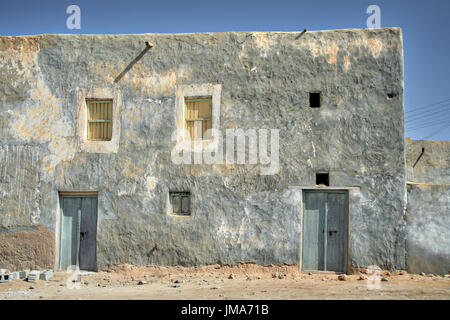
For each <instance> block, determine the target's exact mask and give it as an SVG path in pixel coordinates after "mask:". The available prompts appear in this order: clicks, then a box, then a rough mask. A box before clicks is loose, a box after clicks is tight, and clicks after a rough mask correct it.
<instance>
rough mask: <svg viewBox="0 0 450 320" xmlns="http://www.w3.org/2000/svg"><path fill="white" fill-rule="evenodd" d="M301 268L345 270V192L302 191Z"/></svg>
mask: <svg viewBox="0 0 450 320" xmlns="http://www.w3.org/2000/svg"><path fill="white" fill-rule="evenodd" d="M302 234H303V238H302V269H303V270H305V271H307V270H324V271H337V272H345V271H346V256H347V193H346V192H344V191H342V192H341V191H305V192H304V210H303V233H302Z"/></svg>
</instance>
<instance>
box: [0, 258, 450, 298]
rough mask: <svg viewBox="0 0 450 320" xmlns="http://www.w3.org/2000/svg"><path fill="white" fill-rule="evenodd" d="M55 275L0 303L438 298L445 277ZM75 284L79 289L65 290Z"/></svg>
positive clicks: (11, 286) (121, 271) (194, 272)
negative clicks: (372, 280) (375, 282)
mask: <svg viewBox="0 0 450 320" xmlns="http://www.w3.org/2000/svg"><path fill="white" fill-rule="evenodd" d="M69 277H72V278H75V277H74V275H73V274H72V275H71V274H69V273H66V272H57V273H55V275H54V276H53V278H51V279H49V280H47V281H44V280H39V281H38V282H36V283H30V282H27V281H25V280H16V281H11V282H7V283H0V300H4V299H7V300H9V299H12V300H22V299H37V300H39V299H44V300H45V299H56V300H58V299H64V300H68V299H69V300H70V299H74V300H88V299H177V300H183V299H189V300H191V299H196V300H206V299H214V300H217V299H219V300H222V299H223V300H228V299H237V300H245V299H255V300H264V299H283V300H284V299H286V300H288V299H358V300H361V299H362V300H364V299H421V300H422V299H442V300H450V277H449V275H447V276H445V277H440V276H433V275H412V274H408V273H406V272H405V271H396V272H392V273H389V272H387V271H383V273H382V277H381V278H384V279H385V280H383V281H380V282H379V284H380V288H379V289H372V290H371V289H368V286H367V284H368V280H366V277H367V275H366V274H365V270H361V272H359V273H358V274H355V275H347V276H346V279H344V280H342V279H341V280H340V279H339V275H338V274H334V273H313V274H308V273H299V272H298V268H297V267H296V266H271V267H262V266H258V265H254V264H242V265H238V266H234V267H228V266H218V265H217V266H207V267H194V268H183V267H150V266H148V267H134V266H130V265H121V266H117V267H113V268H111V269H109V270H102V271H99V272H97V273H91V274H85V275H82V276H81V283H76V282H71V280H70V279H69ZM77 284H79V285H80V287H79V289H76V288H70V287H71V286H76V285H77Z"/></svg>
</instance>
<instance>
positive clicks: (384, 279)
mask: <svg viewBox="0 0 450 320" xmlns="http://www.w3.org/2000/svg"><path fill="white" fill-rule="evenodd" d="M381 281H389V280H388V278H381Z"/></svg>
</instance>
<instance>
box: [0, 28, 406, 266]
mask: <svg viewBox="0 0 450 320" xmlns="http://www.w3.org/2000/svg"><path fill="white" fill-rule="evenodd" d="M146 41H149V42H151V43H153V47H152V48H151V49H147V48H146V47H145V42H146ZM192 84H198V85H204V84H208V85H216V84H220V85H221V100H220V106H219V107H220V110H219V112H220V124H219V127H220V129H221V130H225V129H237V128H240V129H244V130H247V129H250V128H254V129H261V128H264V129H279V130H280V131H279V137H280V141H279V144H280V170H279V172H278V173H276V174H274V175H262V174H261V167H262V166H263V165H261V164H256V165H255V164H243V165H238V164H213V165H206V164H201V165H199V164H182V165H177V164H174V163H173V162H172V161H171V157H170V155H171V150H172V148H173V147H174V146H175V142H174V141H172V140H171V136H172V133H173V131H174V130H175V129H176V121H177V114H176V106H175V100H176V94H175V93H176V87H177V86H181V85H192ZM310 91H321V92H322V106H321V108H315V109H313V108H310V107H309V106H308V92H310ZM107 92H111V95H115V94H116V93H117V94H118V95H120V100H121V102H120V136H119V137H118V140H117V141H116V142H115V143H117V144H112V146H111V147H105V148H102V149H101V150H98V152H96V150H95V148H86V147H85V145H86V141H83V139H84V138H83V136H82V134H80V132H79V129H78V128H79V121H80V119H79V112H77V110H80V108H83V100H82V99H80V98H79V97H80V96H83V94H85V95H90V97H91V98H112V97H105V96H102V95H104V94H105V93H107ZM390 93H393V94H394V98H392V99H388V98H387V95H388V94H390ZM403 123H404V122H403V47H402V35H401V30H400V29H398V28H386V29H378V30H353V29H352V30H337V31H312V32H309V31H308V32H306V33H304V34H302V33H300V32H289V33H286V32H238V33H234V32H231V33H204V34H141V35H39V36H28V37H0V133H1V134H0V144H2V146H3V148H5V147H9V148H10V147H11V146H29V148H33V149H32V150H33V151H30V153H31V152H34V154H35V156H34V157H35V158H32V159H38V161H39V165H38V167H37V169H36V172H37V174H38V177H39V181H38V182H35V181H34V180H30V184H31V183H33V188H34V189H33V190H35V192H34V193H33V194H32V195H30V197H31V198H33V199H38V200H37V201H38V205H37V206H36V208H34V209H30V211H27V212H26V213H24V212H22V211H21V210H16V209H17V208H15V207H14V206H13V205H12V204H8V205H7V206H2V207H0V216H1V217H2V219H0V222H1V224H2V225H1V227H3V228H5V230H7V229H10V228H12V227H14V226H15V225H19V224H20V225H28V226H35V225H37V224H43V225H45V226H46V227H48V229H49V230H50V231H51V232H55V233H56V234H57V233H58V230H59V228H58V223H59V222H58V221H59V219H58V215H59V214H60V213H59V211H58V192H59V191H98V193H99V205H98V215H99V219H98V235H97V251H98V266H99V267H102V266H106V265H110V264H116V263H124V262H127V263H131V264H136V265H147V264H155V265H184V266H190V265H205V264H215V263H221V264H234V263H237V262H256V263H260V264H297V263H299V260H300V245H301V244H300V240H301V221H302V193H301V191H300V189H290V188H289V186H313V185H315V173H316V172H317V171H329V173H330V186H334V187H357V188H358V191H355V192H351V193H350V200H349V202H350V213H349V262H350V264H351V266H355V267H356V266H367V265H378V266H380V267H382V268H388V269H393V268H397V269H402V268H404V267H405V236H406V229H405V221H404V220H403V219H402V217H403V215H404V211H405V207H406V187H405V156H404V151H405V150H404V139H403V137H404V125H403ZM8 152H10V151H8ZM8 159H9V158H8ZM2 161H3V160H2ZM8 161H9V160H8ZM23 161H25V160H23ZM27 161H31V160H27ZM8 163H9V162H8ZM16 164H17V169H18V171H20V170H25V166H24V165H23V163H22V162H21V161H17V163H16ZM8 166H11V164H9V165H8ZM264 166H265V165H264ZM8 168H9V167H8ZM14 169H15V168H14ZM7 170H8V172H12V171H11V170H13V168H12V167H11V168H9V169H7ZM30 176H31V173H30ZM4 184H5V180H4V179H3V178H2V181H1V187H2V188H4ZM27 187H28V186H27ZM2 190H4V189H2ZM8 190H9V189H8ZM11 190H16V189H15V187H11ZM172 190H175V191H190V192H191V194H192V197H193V204H194V205H193V212H192V216H190V217H176V216H173V215H169V214H168V212H167V205H168V192H169V191H172ZM3 192H4V193H3V197H4V198H8V199H11V198H15V197H18V196H16V195H14V194H12V193H8V192H9V191H3ZM11 192H12V191H11ZM17 205H18V204H17ZM30 212H33V213H30ZM5 215H8V219H6V218H4V216H5ZM58 239H59V238H58V235H57V236H56V248H57V247H58ZM155 245H157V247H158V249H157V250H155V249H154V248H155ZM56 251H58V250H57V249H56ZM49 254H50V253H49ZM56 260H57V259H56ZM55 263H56V262H55Z"/></svg>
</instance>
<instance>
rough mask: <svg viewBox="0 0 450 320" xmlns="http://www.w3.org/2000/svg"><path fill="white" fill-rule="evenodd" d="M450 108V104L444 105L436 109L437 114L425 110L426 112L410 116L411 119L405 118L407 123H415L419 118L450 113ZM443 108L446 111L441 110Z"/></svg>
mask: <svg viewBox="0 0 450 320" xmlns="http://www.w3.org/2000/svg"><path fill="white" fill-rule="evenodd" d="M449 106H450V103H449V104H444V105H442V106H439V107H437V108H436V109H435V112H431V113H430V111H429V110H425V111H422V112H420V113H417V114H414V115H412V116H409V117H408V116H405V121H414V120H416V119H417V118H419V119H420V118H421V117H428V116H431V115H433V114H436V113H440V112H443V111H448V110H447V109H448V107H449ZM442 108H444V109H443V110H441V109H442Z"/></svg>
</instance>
